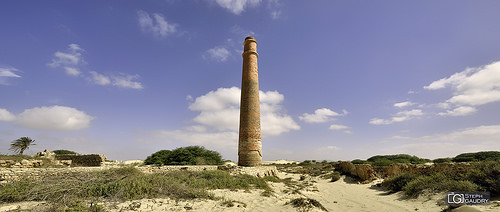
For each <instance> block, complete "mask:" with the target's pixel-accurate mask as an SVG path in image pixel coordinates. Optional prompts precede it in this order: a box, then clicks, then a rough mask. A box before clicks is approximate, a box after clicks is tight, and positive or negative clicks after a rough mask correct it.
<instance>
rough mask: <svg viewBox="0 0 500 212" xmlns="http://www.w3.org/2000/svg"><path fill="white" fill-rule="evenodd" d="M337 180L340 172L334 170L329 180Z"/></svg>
mask: <svg viewBox="0 0 500 212" xmlns="http://www.w3.org/2000/svg"><path fill="white" fill-rule="evenodd" d="M338 180H340V172H337V171H335V172H333V173H332V179H331V180H330V182H336V181H338Z"/></svg>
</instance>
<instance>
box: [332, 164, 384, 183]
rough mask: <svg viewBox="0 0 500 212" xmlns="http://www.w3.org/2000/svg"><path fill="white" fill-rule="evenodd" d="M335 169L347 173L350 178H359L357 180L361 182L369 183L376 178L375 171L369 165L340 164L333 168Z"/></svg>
mask: <svg viewBox="0 0 500 212" xmlns="http://www.w3.org/2000/svg"><path fill="white" fill-rule="evenodd" d="M335 169H337V170H340V171H342V172H345V173H348V174H350V175H352V176H356V177H359V179H361V180H363V181H365V180H369V181H370V180H374V179H375V178H376V177H375V170H374V169H373V167H372V166H371V165H369V164H352V163H351V162H340V163H339V164H337V165H336V166H335Z"/></svg>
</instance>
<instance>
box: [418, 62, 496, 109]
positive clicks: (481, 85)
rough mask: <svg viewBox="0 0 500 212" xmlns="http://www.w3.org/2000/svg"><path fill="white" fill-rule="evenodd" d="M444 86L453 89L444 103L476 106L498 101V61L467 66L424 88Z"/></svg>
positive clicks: (433, 88) (432, 88)
mask: <svg viewBox="0 0 500 212" xmlns="http://www.w3.org/2000/svg"><path fill="white" fill-rule="evenodd" d="M446 87H450V88H451V89H452V90H454V95H453V96H452V97H451V98H450V99H448V100H446V102H445V103H449V104H454V105H457V106H463V105H469V106H478V105H483V104H488V103H492V102H497V101H500V61H498V62H494V63H491V64H489V65H486V66H483V67H479V68H468V69H466V70H464V71H462V72H459V73H455V74H453V75H451V76H450V77H448V78H443V79H440V80H437V81H434V82H432V83H431V84H429V85H428V86H425V87H424V88H425V89H428V90H437V89H442V88H446Z"/></svg>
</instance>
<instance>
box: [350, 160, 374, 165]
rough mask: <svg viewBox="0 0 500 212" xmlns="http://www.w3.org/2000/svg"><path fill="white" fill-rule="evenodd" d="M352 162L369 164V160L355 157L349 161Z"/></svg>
mask: <svg viewBox="0 0 500 212" xmlns="http://www.w3.org/2000/svg"><path fill="white" fill-rule="evenodd" d="M351 163H352V164H370V162H368V161H366V160H361V159H356V160H352V161H351Z"/></svg>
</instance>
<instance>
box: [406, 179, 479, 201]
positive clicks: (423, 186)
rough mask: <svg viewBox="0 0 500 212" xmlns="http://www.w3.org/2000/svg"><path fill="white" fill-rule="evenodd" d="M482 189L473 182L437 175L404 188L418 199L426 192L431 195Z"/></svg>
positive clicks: (408, 184)
mask: <svg viewBox="0 0 500 212" xmlns="http://www.w3.org/2000/svg"><path fill="white" fill-rule="evenodd" d="M479 190H480V187H479V186H478V185H476V184H474V183H473V182H471V181H467V180H453V179H450V177H448V176H446V175H444V174H442V173H436V174H433V175H430V176H420V177H418V178H416V179H414V180H412V181H411V182H409V183H407V184H406V186H404V187H403V191H404V192H405V194H406V195H408V196H410V197H417V196H419V194H422V192H424V191H428V192H431V193H436V192H446V191H448V192H450V191H479Z"/></svg>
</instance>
